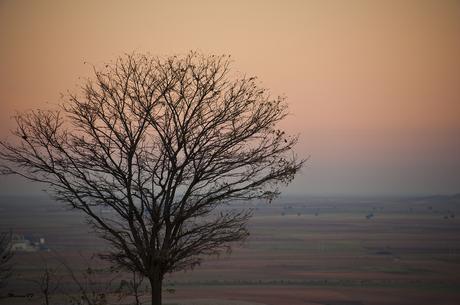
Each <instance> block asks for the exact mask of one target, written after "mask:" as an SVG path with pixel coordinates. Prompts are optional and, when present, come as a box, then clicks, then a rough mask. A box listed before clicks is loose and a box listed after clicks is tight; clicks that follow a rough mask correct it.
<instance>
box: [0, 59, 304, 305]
mask: <svg viewBox="0 0 460 305" xmlns="http://www.w3.org/2000/svg"><path fill="white" fill-rule="evenodd" d="M229 69H230V60H229V58H228V57H227V56H204V55H201V54H197V53H194V52H191V53H189V54H188V55H187V56H183V57H176V56H172V57H167V58H158V57H152V56H149V55H139V54H132V55H126V56H124V57H121V58H119V59H117V60H116V61H115V62H112V63H109V64H107V65H105V67H104V68H103V69H96V68H94V73H95V78H94V79H93V80H87V81H86V82H85V84H84V85H83V86H82V88H81V89H82V92H81V95H77V94H73V93H69V94H67V95H65V99H66V100H65V102H63V104H62V105H61V108H60V109H59V110H57V111H44V110H37V111H32V112H28V113H24V114H20V115H17V116H16V117H15V119H16V123H17V129H16V130H15V131H14V135H15V136H16V137H15V138H16V139H17V141H15V142H11V141H10V142H7V141H2V142H0V145H1V146H0V147H1V150H0V159H1V160H3V162H2V164H1V169H2V172H3V173H4V174H16V175H20V176H23V177H25V178H28V179H30V180H33V181H38V182H42V183H45V184H46V185H48V187H49V188H48V191H49V192H50V193H51V194H52V195H53V196H54V198H55V199H56V200H58V201H62V202H65V203H68V204H70V205H71V206H72V207H73V208H75V209H78V210H81V211H83V212H84V213H85V214H86V215H87V216H88V221H89V222H90V223H91V224H92V226H93V227H94V228H95V229H96V230H97V231H98V232H99V233H100V235H101V237H102V238H103V239H105V240H107V241H108V242H109V243H110V245H111V248H110V251H108V252H106V253H102V254H101V256H102V257H103V258H105V259H108V260H110V261H112V262H114V263H116V264H117V265H119V266H121V267H124V268H126V269H129V270H131V271H136V272H139V273H140V274H142V275H143V276H145V277H146V278H147V279H148V280H149V281H150V285H151V289H152V304H155V305H158V304H161V290H162V281H163V278H164V275H165V274H167V273H170V272H174V271H178V270H184V269H187V268H192V267H193V266H195V265H197V264H199V263H200V262H201V260H202V258H203V256H204V255H212V254H217V253H219V252H221V251H222V250H225V249H229V247H230V245H231V243H232V242H236V241H241V240H242V239H244V238H245V237H246V236H247V235H248V232H247V230H246V227H245V224H246V222H247V220H248V218H249V217H250V211H249V210H247V209H244V210H235V209H232V208H230V207H231V206H230V207H227V208H221V207H224V206H226V205H227V204H229V203H231V202H234V201H235V200H247V199H252V198H265V199H268V200H271V199H273V198H274V197H275V196H276V195H277V194H278V193H279V191H278V187H279V185H280V184H288V183H289V182H290V181H291V180H292V179H293V177H294V175H295V174H296V173H297V171H298V170H299V169H300V168H301V166H302V164H303V160H298V159H297V158H296V156H295V154H294V153H293V151H292V148H293V147H294V145H295V144H296V143H297V138H296V137H292V136H287V135H286V134H285V132H284V131H281V130H279V129H277V123H278V122H279V121H281V120H282V119H283V118H285V117H286V115H287V106H286V104H285V102H284V98H283V97H276V98H272V97H270V95H269V93H268V92H267V90H266V89H264V88H261V87H260V85H258V83H257V80H256V78H254V77H246V76H233V77H232V76H231V75H230V70H229Z"/></svg>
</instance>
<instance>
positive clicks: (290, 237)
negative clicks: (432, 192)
mask: <svg viewBox="0 0 460 305" xmlns="http://www.w3.org/2000/svg"><path fill="white" fill-rule="evenodd" d="M226 208H236V209H240V208H251V209H252V210H253V215H254V216H253V218H252V219H251V221H250V223H249V224H248V227H249V230H250V233H251V235H250V237H249V238H248V240H247V241H245V242H244V243H242V244H236V245H234V246H233V251H232V252H231V253H229V254H227V253H223V254H222V255H220V256H219V257H210V258H208V259H206V260H205V261H204V262H203V264H202V265H201V266H198V267H196V268H195V269H194V270H193V271H187V272H179V273H176V274H173V275H170V276H168V278H167V279H166V288H168V291H172V290H174V291H175V292H174V293H166V292H165V300H166V303H167V304H181V305H182V304H184V305H185V304H188V305H205V304H215V305H219V304H221V305H226V304H227V305H233V304H236V305H260V304H265V305H275V304H277V305H278V304H287V305H290V304H291V305H298V304H299V305H300V304H304V305H305V304H322V305H326V304H330V305H359V304H375V305H377V304H395V305H396V304H452V305H454V304H460V234H459V233H460V199H459V197H458V196H433V197H407V198H326V197H285V198H280V199H279V200H277V201H276V202H273V203H271V204H268V203H265V202H248V203H237V204H234V205H232V206H229V207H226ZM0 226H1V229H2V230H6V229H12V230H13V232H14V233H17V234H23V235H25V236H30V237H31V238H39V237H43V238H45V240H46V244H47V246H48V247H49V248H50V249H51V250H52V251H51V252H30V253H16V255H15V257H14V266H15V270H16V271H15V276H14V277H13V278H12V279H11V281H10V285H9V286H8V287H7V290H8V289H9V291H12V292H15V293H18V294H20V293H26V292H27V291H31V290H33V289H34V288H33V286H32V285H31V284H30V280H31V279H33V278H34V277H37V276H39V275H40V272H42V270H43V265H44V263H45V262H46V264H51V265H52V264H53V259H54V257H55V256H56V255H58V256H59V257H62V258H64V259H65V260H66V261H67V262H72V266H73V267H74V268H76V269H84V268H85V263H86V261H85V260H84V259H82V258H83V257H89V256H91V255H92V254H93V253H96V252H99V251H103V250H104V249H105V247H106V246H105V244H104V242H102V241H101V240H99V239H98V238H97V237H96V236H95V235H94V234H93V233H92V232H91V229H90V228H89V227H88V226H87V225H86V224H85V221H84V218H83V217H82V215H80V214H79V213H77V212H75V211H69V210H66V209H65V208H63V207H62V205H60V204H57V203H53V202H51V201H50V200H48V199H46V198H41V197H40V198H26V197H24V198H18V197H17V198H11V197H10V198H8V197H1V198H0ZM5 302H6V303H5ZM0 303H1V304H22V303H24V304H35V303H34V302H33V301H27V300H19V299H12V298H6V299H1V300H0Z"/></svg>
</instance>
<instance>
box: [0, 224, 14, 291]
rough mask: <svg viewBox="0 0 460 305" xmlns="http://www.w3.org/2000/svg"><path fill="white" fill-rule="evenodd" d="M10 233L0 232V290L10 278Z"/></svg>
mask: <svg viewBox="0 0 460 305" xmlns="http://www.w3.org/2000/svg"><path fill="white" fill-rule="evenodd" d="M11 238H12V234H11V232H0V288H3V287H4V286H5V285H6V281H7V280H8V278H9V277H10V276H11V265H10V264H9V260H10V259H11V257H12V252H11Z"/></svg>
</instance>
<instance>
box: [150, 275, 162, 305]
mask: <svg viewBox="0 0 460 305" xmlns="http://www.w3.org/2000/svg"><path fill="white" fill-rule="evenodd" d="M149 281H150V287H151V289H152V305H161V303H162V295H161V288H162V286H163V276H161V275H160V274H154V275H153V276H152V277H150V278H149Z"/></svg>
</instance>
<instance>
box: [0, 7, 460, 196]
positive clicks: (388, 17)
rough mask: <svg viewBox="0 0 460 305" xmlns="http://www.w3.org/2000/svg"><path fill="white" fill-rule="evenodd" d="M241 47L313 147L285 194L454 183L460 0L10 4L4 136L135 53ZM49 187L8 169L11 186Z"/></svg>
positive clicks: (458, 175) (246, 64) (288, 124)
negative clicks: (32, 112)
mask: <svg viewBox="0 0 460 305" xmlns="http://www.w3.org/2000/svg"><path fill="white" fill-rule="evenodd" d="M190 49H192V50H199V51H202V52H204V53H215V54H222V53H225V54H230V55H232V58H233V59H234V61H235V62H234V70H238V71H242V72H244V73H247V74H250V75H257V76H258V77H259V78H260V80H261V81H262V82H263V84H264V86H265V87H267V88H270V90H271V92H272V93H273V94H275V95H276V94H285V95H286V96H287V98H288V102H289V105H290V111H291V113H292V115H291V116H290V117H288V118H287V119H286V121H285V122H284V123H283V124H284V127H285V128H286V129H287V130H288V131H289V132H291V133H296V134H297V133H298V134H300V140H301V142H300V145H299V147H298V149H297V152H298V154H299V155H301V156H308V155H311V159H310V160H309V162H308V164H307V166H306V168H305V169H304V170H303V174H302V175H301V176H298V177H297V178H296V180H295V181H294V183H293V184H292V185H291V186H290V187H289V188H288V190H287V193H288V194H305V193H307V194H357V195H363V194H387V195H398V194H433V193H455V192H458V191H459V188H458V181H460V157H459V156H460V119H459V117H460V91H459V90H458V86H459V84H460V57H459V56H458V54H460V2H459V1H447V0H446V1H358V0H356V1H338V0H337V1H300V0H299V1H138V2H136V3H135V4H133V3H131V2H125V1H98V2H95V1H78V2H75V1H14V0H3V1H0V107H1V112H0V136H1V137H2V138H3V137H6V136H7V134H8V133H9V132H8V130H9V129H10V128H12V127H13V122H12V120H10V119H9V118H10V116H11V115H12V114H14V112H15V111H16V110H19V111H22V110H27V109H35V108H40V107H41V108H43V107H45V108H46V107H49V105H50V104H54V103H56V102H58V101H59V93H60V92H65V91H66V90H67V89H71V90H76V84H79V83H81V80H79V77H86V76H89V75H90V74H91V73H92V68H91V66H90V65H88V64H86V65H85V64H84V62H89V63H92V64H95V65H96V66H102V65H103V63H104V62H106V61H108V60H111V59H114V58H116V57H117V56H118V55H120V54H122V53H124V52H132V51H136V52H150V53H152V54H155V55H162V54H164V55H168V54H175V53H177V54H184V53H186V52H187V51H188V50H190ZM39 190H40V187H39V186H35V185H34V186H33V185H30V184H25V183H24V182H23V181H20V180H18V179H13V178H4V177H2V178H0V193H1V194H18V193H24V192H26V193H31V194H37V193H38V192H39Z"/></svg>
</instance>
